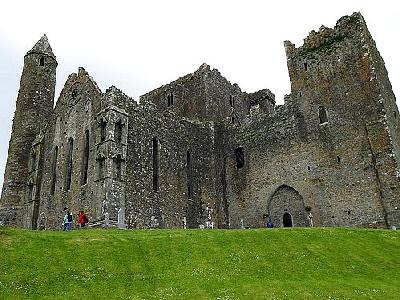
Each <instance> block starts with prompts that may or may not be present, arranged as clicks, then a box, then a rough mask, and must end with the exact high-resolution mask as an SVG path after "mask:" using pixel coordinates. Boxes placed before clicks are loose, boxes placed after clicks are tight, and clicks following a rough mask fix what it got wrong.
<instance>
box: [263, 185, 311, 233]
mask: <svg viewBox="0 0 400 300" xmlns="http://www.w3.org/2000/svg"><path fill="white" fill-rule="evenodd" d="M268 212H269V216H270V217H271V220H272V222H273V224H274V227H294V226H296V227H306V226H309V220H308V214H307V212H306V210H305V206H304V200H303V197H302V196H301V195H300V193H299V192H298V191H296V190H295V189H294V188H292V187H290V186H287V185H281V186H280V187H278V188H277V189H276V191H275V192H274V193H273V195H272V196H271V198H270V199H269V201H268Z"/></svg>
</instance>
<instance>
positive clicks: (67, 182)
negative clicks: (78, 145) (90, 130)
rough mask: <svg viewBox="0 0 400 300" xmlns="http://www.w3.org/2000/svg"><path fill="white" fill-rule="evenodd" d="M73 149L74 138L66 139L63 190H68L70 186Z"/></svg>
mask: <svg viewBox="0 0 400 300" xmlns="http://www.w3.org/2000/svg"><path fill="white" fill-rule="evenodd" d="M73 150H74V139H73V138H71V137H70V138H69V139H68V149H67V160H66V164H65V165H66V172H65V190H67V191H69V190H70V188H71V179H72V153H73Z"/></svg>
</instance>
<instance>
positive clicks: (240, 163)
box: [235, 147, 244, 169]
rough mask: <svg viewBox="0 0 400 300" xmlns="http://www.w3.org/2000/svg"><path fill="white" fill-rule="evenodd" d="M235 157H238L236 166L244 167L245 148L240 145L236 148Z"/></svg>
mask: <svg viewBox="0 0 400 300" xmlns="http://www.w3.org/2000/svg"><path fill="white" fill-rule="evenodd" d="M235 157H236V167H237V168H238V169H241V168H243V166H244V152H243V148H242V147H239V148H236V149H235Z"/></svg>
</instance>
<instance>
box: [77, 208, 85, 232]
mask: <svg viewBox="0 0 400 300" xmlns="http://www.w3.org/2000/svg"><path fill="white" fill-rule="evenodd" d="M78 226H79V228H82V227H85V213H84V212H83V210H81V211H79V216H78Z"/></svg>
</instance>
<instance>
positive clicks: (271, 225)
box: [267, 218, 274, 228]
mask: <svg viewBox="0 0 400 300" xmlns="http://www.w3.org/2000/svg"><path fill="white" fill-rule="evenodd" d="M267 228H274V223H272V220H271V218H269V219H268V223H267Z"/></svg>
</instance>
